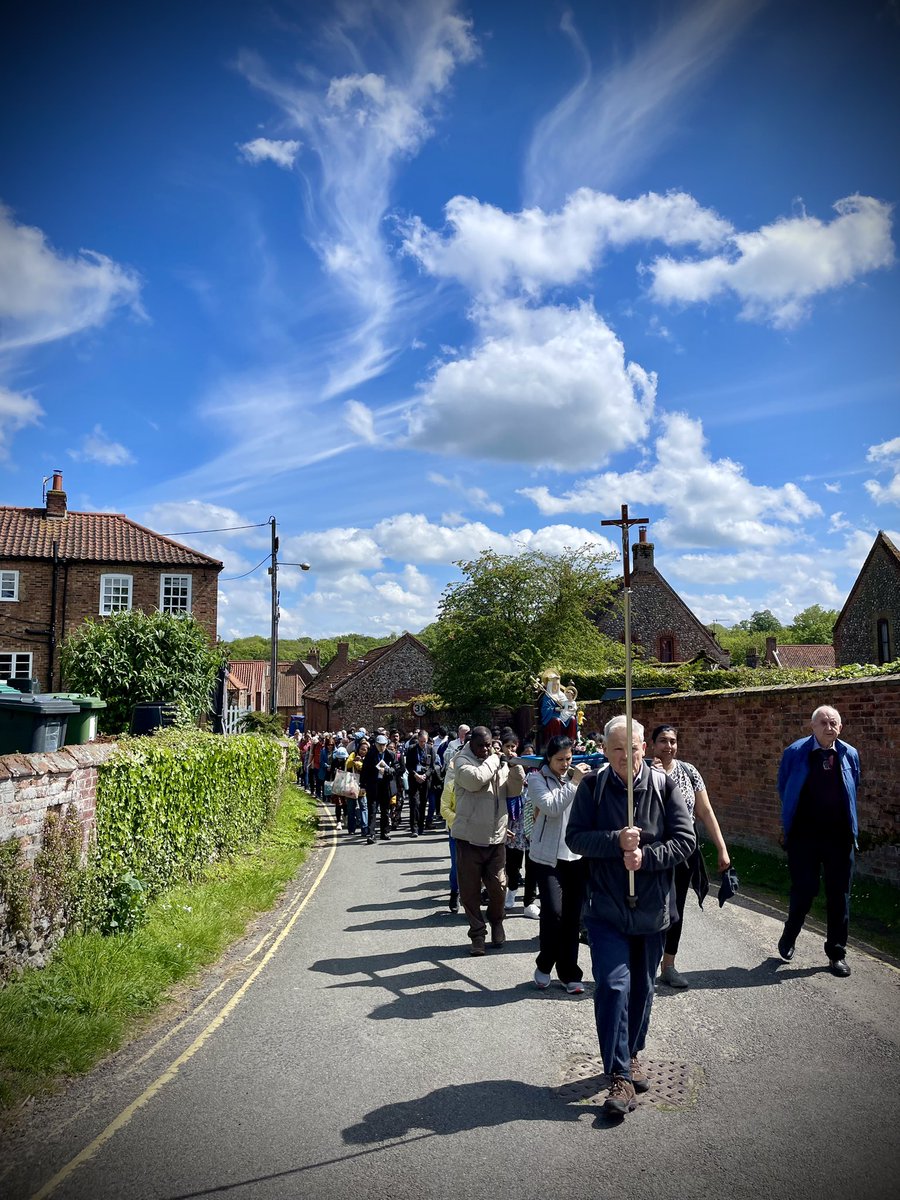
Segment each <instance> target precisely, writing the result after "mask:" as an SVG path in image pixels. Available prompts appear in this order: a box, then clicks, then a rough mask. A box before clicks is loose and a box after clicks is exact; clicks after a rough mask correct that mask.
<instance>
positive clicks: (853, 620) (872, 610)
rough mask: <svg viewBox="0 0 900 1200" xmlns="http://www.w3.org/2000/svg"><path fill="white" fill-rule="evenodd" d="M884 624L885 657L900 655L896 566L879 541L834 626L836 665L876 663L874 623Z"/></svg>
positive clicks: (898, 572)
mask: <svg viewBox="0 0 900 1200" xmlns="http://www.w3.org/2000/svg"><path fill="white" fill-rule="evenodd" d="M880 620H885V621H887V623H888V631H889V641H890V646H889V649H888V656H889V657H888V658H887V659H886V660H885V661H892V660H893V659H895V658H898V657H900V566H898V564H897V560H896V558H895V557H894V556H893V555H892V554H891V552H890V551H889V550H888V548H887V547H886V546H885V545H884V543H883V542H881V543H880V544H876V546H875V547H874V549H873V553H872V556H871V558H870V559H869V560H868V561H867V563H866V564H865V566H864V567H863V570H862V573H861V575H860V578H859V582H858V584H857V586H856V587H855V589H854V591H853V594H852V596H851V597H850V599H849V600H848V601H847V604H846V605H845V607H844V610H843V612H842V613H841V615H840V618H839V620H838V622H837V624H836V625H835V628H834V654H835V659H836V661H837V664H838V666H844V665H845V664H846V663H879V662H881V661H882V658H881V654H880V652H879V651H880V648H879V645H878V622H879V621H880Z"/></svg>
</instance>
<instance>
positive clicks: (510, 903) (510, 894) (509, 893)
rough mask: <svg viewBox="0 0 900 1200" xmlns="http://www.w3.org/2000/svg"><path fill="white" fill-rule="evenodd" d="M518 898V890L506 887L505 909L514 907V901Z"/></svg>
mask: <svg viewBox="0 0 900 1200" xmlns="http://www.w3.org/2000/svg"><path fill="white" fill-rule="evenodd" d="M518 898H519V893H518V892H515V891H513V889H512V888H507V889H506V908H507V909H510V908H515V906H516V901H517V900H518Z"/></svg>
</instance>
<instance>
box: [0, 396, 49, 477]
mask: <svg viewBox="0 0 900 1200" xmlns="http://www.w3.org/2000/svg"><path fill="white" fill-rule="evenodd" d="M43 415H44V410H43V409H42V408H41V406H40V404H38V402H37V400H35V398H34V396H29V395H28V394H27V393H25V392H15V391H13V390H12V389H11V388H6V387H3V386H2V384H0V462H6V461H8V459H9V456H10V455H9V447H10V442H11V441H12V438H13V434H16V433H18V432H19V430H20V429H25V428H26V427H27V426H29V425H37V424H39V422H40V419H41V417H42V416H43Z"/></svg>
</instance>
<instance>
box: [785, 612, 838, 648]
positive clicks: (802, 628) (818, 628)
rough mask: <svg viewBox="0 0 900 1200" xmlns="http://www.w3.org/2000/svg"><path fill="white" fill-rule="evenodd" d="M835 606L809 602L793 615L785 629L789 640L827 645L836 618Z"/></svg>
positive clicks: (832, 634)
mask: <svg viewBox="0 0 900 1200" xmlns="http://www.w3.org/2000/svg"><path fill="white" fill-rule="evenodd" d="M838 615H839V614H838V611H837V609H836V608H822V606H821V604H810V606H809V608H804V609H803V611H802V612H798V613H797V615H796V616H795V617H794V620H793V623H792V624H791V626H790V627H789V628H788V629H786V630H785V636H786V640H787V635H790V641H792V642H800V643H802V644H805V645H810V646H828V645H830V644H831V640H832V638H833V636H834V623H835V621H836V620H837V619H838Z"/></svg>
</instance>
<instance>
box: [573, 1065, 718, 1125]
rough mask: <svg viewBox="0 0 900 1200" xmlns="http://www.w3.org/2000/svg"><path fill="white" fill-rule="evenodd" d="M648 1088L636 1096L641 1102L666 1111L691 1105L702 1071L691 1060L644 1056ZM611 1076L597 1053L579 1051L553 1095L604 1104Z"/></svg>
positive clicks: (701, 1080)
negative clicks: (682, 1060) (679, 1060)
mask: <svg viewBox="0 0 900 1200" xmlns="http://www.w3.org/2000/svg"><path fill="white" fill-rule="evenodd" d="M641 1062H642V1063H643V1065H644V1070H645V1072H646V1073H647V1080H648V1082H649V1084H650V1089H649V1091H647V1092H645V1093H644V1094H643V1095H642V1096H636V1097H635V1101H636V1103H637V1104H638V1105H645V1104H646V1105H650V1106H651V1107H652V1108H659V1109H662V1110H663V1111H665V1112H671V1111H673V1110H680V1109H684V1108H690V1106H691V1105H692V1104H693V1103H694V1102H695V1100H696V1099H697V1093H698V1092H699V1090H700V1087H701V1085H702V1083H703V1070H702V1068H701V1067H695V1066H692V1065H691V1064H690V1063H684V1062H674V1061H671V1060H661V1059H657V1060H654V1059H650V1058H642V1059H641ZM608 1087H609V1079H608V1078H607V1076H606V1075H604V1073H603V1061H602V1059H600V1058H599V1057H597V1056H596V1055H590V1054H578V1055H576V1056H574V1057H573V1058H571V1059H570V1060H569V1062H568V1063H567V1064H566V1067H565V1069H564V1071H563V1081H562V1083H561V1084H560V1086H559V1087H557V1088H553V1094H554V1095H555V1096H556V1097H558V1099H560V1100H562V1102H563V1103H564V1104H593V1105H602V1104H603V1102H604V1101H605V1100H606V1093H607V1089H608Z"/></svg>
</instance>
